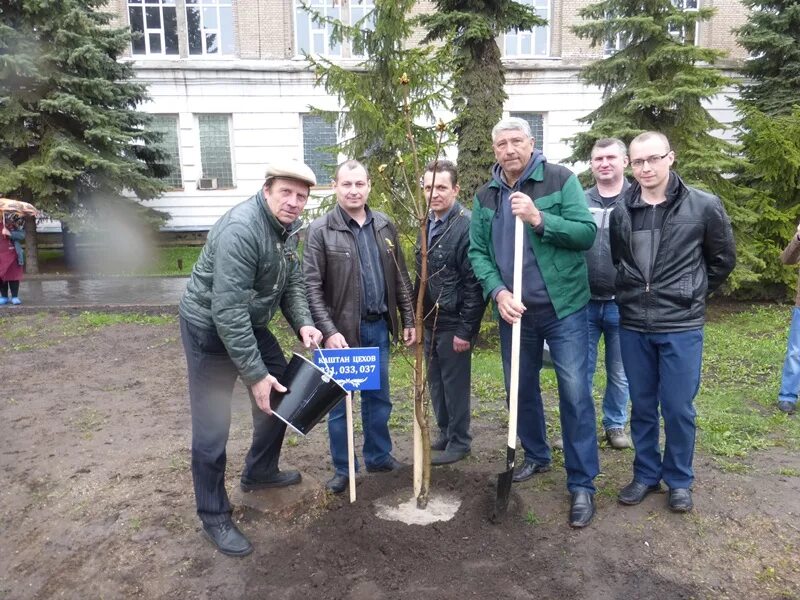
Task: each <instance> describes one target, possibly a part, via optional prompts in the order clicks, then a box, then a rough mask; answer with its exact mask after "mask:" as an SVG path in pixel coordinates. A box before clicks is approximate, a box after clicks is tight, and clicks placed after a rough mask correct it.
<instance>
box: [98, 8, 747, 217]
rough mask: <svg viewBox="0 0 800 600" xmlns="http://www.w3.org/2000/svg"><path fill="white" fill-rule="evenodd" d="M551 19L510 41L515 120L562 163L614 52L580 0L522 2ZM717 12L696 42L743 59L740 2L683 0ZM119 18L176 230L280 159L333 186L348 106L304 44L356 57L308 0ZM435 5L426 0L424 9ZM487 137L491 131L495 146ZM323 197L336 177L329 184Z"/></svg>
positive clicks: (347, 17)
mask: <svg viewBox="0 0 800 600" xmlns="http://www.w3.org/2000/svg"><path fill="white" fill-rule="evenodd" d="M524 1H525V2H527V3H528V4H531V5H532V6H534V7H535V8H536V10H537V12H538V13H539V14H540V15H541V16H543V17H545V18H547V19H548V20H549V25H548V26H547V27H542V28H538V29H537V30H536V31H534V32H521V33H518V34H509V35H506V36H503V37H502V38H501V39H499V40H498V44H499V46H500V48H501V51H502V52H503V55H504V57H505V58H504V59H505V61H506V66H507V69H508V71H507V74H506V80H507V83H506V91H507V93H508V100H507V102H506V105H505V111H506V115H515V116H522V117H524V118H526V119H528V120H529V122H531V124H532V126H533V130H534V136H535V137H536V145H537V147H540V148H541V149H542V150H543V151H544V153H545V155H546V156H547V157H548V159H549V160H550V161H553V162H557V161H560V160H562V159H563V158H565V157H566V156H568V155H569V154H570V151H569V148H568V146H567V145H566V144H565V143H564V141H563V140H564V139H565V138H568V137H570V136H572V135H574V134H575V133H576V132H577V131H579V130H580V125H579V124H578V122H577V119H579V118H580V117H583V116H585V115H586V114H588V113H589V112H591V111H592V110H593V109H594V108H596V107H597V106H598V104H599V103H600V91H599V90H598V89H596V88H590V87H587V86H585V85H583V84H582V83H580V81H579V80H578V72H579V70H580V68H581V66H583V65H584V64H586V63H588V62H590V61H593V60H596V59H598V58H602V56H603V54H604V51H609V50H612V48H608V49H602V48H600V49H593V48H591V47H590V46H589V44H588V42H587V41H585V40H579V39H578V38H577V37H575V35H574V34H573V33H572V32H571V27H572V26H573V25H575V24H578V23H579V22H580V19H579V17H578V16H577V11H578V10H579V8H580V7H581V6H583V5H585V4H586V2H578V1H576V0H565V1H561V0H524ZM682 2H683V4H682V6H683V7H684V9H685V10H694V9H696V8H697V6H698V5H697V2H703V3H704V5H708V6H714V7H715V8H717V13H716V15H715V17H714V18H713V19H712V20H711V21H710V22H706V23H702V24H700V25H699V26H698V29H697V31H695V32H693V33H692V34H691V35H693V37H694V40H695V43H698V44H702V45H703V46H707V47H712V48H718V49H722V50H725V51H727V52H728V53H729V57H730V58H729V60H730V61H731V65H732V66H735V64H736V61H738V60H741V59H743V57H744V51H743V50H742V49H741V48H739V47H737V46H736V45H735V40H734V36H733V34H732V32H731V29H732V28H733V27H736V26H738V25H740V24H741V23H743V22H744V20H745V16H746V9H745V8H744V7H743V6H742V5H741V4H740V2H739V0H682ZM308 4H310V5H311V6H313V7H314V8H315V9H316V10H318V11H320V12H322V13H325V14H328V15H330V16H333V17H336V18H339V19H342V20H343V21H345V22H348V21H349V22H351V23H355V22H356V21H358V20H359V19H361V18H362V17H363V16H364V15H366V14H368V13H369V11H370V10H371V8H372V6H373V0H309V1H308ZM108 9H109V10H112V11H114V12H115V13H116V14H117V15H118V24H120V25H127V26H130V27H131V28H132V29H133V30H134V31H136V32H138V33H140V34H141V37H140V38H139V39H137V40H135V41H134V42H133V44H132V46H131V48H130V51H129V54H128V56H126V57H125V59H124V60H131V61H133V62H134V67H135V71H136V77H137V79H139V80H140V81H142V82H144V83H146V84H148V86H149V93H150V96H151V99H152V100H151V102H150V103H148V104H147V105H145V106H143V107H142V110H144V111H147V112H149V113H152V114H153V115H154V117H155V121H154V124H155V127H156V128H157V129H159V130H160V131H161V132H162V133H163V142H162V144H163V147H164V149H165V150H166V151H167V153H168V154H169V156H170V166H171V168H172V172H171V174H170V176H169V178H168V180H167V182H168V184H169V186H170V191H168V192H167V193H165V194H164V195H163V196H162V197H161V198H159V199H157V200H154V201H150V202H148V203H147V205H148V206H151V207H153V208H156V209H159V210H162V211H165V212H167V213H169V215H170V216H171V217H170V219H169V221H168V222H167V223H166V224H165V227H164V229H165V230H169V231H176V232H180V231H205V230H208V229H209V228H210V227H211V226H212V225H213V224H214V223H215V222H216V220H217V219H218V218H219V217H220V216H221V215H222V214H223V213H224V212H225V211H227V210H228V209H229V208H230V207H231V206H233V205H235V204H236V203H238V202H240V201H242V200H243V199H245V198H247V197H249V196H250V195H252V194H253V193H254V192H255V191H256V190H258V188H259V186H260V185H261V184H262V183H263V176H264V168H265V165H266V164H267V163H268V162H269V161H270V160H274V159H278V158H295V159H300V160H304V161H305V162H307V163H309V164H310V165H311V166H312V168H314V170H315V172H316V173H317V177H318V179H319V180H320V182H321V183H322V184H324V182H325V181H326V180H327V179H328V178H329V173H330V171H329V166H330V165H331V164H333V163H335V162H336V157H332V156H330V155H328V154H326V153H325V152H322V151H320V148H321V147H324V146H330V145H332V144H333V143H335V142H336V132H335V130H334V127H333V126H332V125H329V124H327V123H325V122H324V121H323V120H322V119H320V118H319V117H317V116H315V115H313V114H311V112H310V110H311V107H312V106H313V107H314V108H318V109H322V110H325V111H333V112H339V111H344V110H347V107H345V106H340V104H339V101H338V99H336V98H335V97H331V96H328V95H327V94H326V93H325V91H324V90H323V89H322V88H320V87H316V86H315V85H314V76H313V74H312V73H311V72H310V71H309V69H308V67H307V64H306V62H305V61H304V59H303V51H307V52H310V53H315V54H319V55H322V56H326V57H328V58H331V59H333V60H336V61H341V63H342V64H344V65H356V64H358V62H359V57H357V56H353V55H352V53H351V51H350V49H349V48H348V47H346V46H344V47H342V46H334V45H332V44H331V43H330V38H329V34H330V32H329V31H327V30H326V28H325V27H324V26H322V27H320V26H318V25H316V24H314V23H313V21H312V20H311V18H310V16H309V14H308V13H307V12H306V11H305V10H304V9H303V7H302V6H301V4H300V3H299V2H298V1H297V0H111V2H110V4H109V5H108ZM431 9H432V4H431V2H428V1H422V2H420V3H419V4H418V6H417V10H418V11H427V10H431ZM711 108H712V111H713V113H714V115H715V116H716V117H717V118H718V119H720V120H721V121H723V122H729V121H731V120H732V119H733V113H732V112H731V110H730V108H729V105H728V103H727V101H726V99H725V98H724V97H720V98H719V99H716V100H715V101H714V102H712V104H711ZM488 143H489V141H488V140H487V144H488ZM320 187H321V191H322V192H323V193H324V187H325V186H324V185H322V186H320Z"/></svg>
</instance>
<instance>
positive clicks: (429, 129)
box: [306, 0, 450, 231]
mask: <svg viewBox="0 0 800 600" xmlns="http://www.w3.org/2000/svg"><path fill="white" fill-rule="evenodd" d="M415 3H416V2H415V0H376V1H375V8H374V9H373V11H372V13H371V14H370V15H367V16H365V17H364V18H363V19H361V21H359V22H357V23H352V24H345V23H343V22H342V21H341V20H338V19H330V18H326V17H324V16H322V15H320V14H319V13H318V12H315V11H314V10H313V9H312V8H310V7H307V10H309V11H310V12H311V14H312V15H313V16H314V18H315V20H316V21H317V22H319V23H328V24H329V25H331V28H332V29H331V31H332V34H331V43H332V44H335V43H340V44H341V43H348V44H350V45H351V48H352V51H353V54H354V55H356V56H364V59H363V60H362V61H361V62H360V63H359V64H358V65H357V66H356V67H355V68H351V67H344V66H342V65H340V64H337V63H336V62H334V61H332V60H330V59H327V58H324V57H318V56H312V55H306V59H307V60H308V61H309V63H310V65H311V67H312V68H313V70H314V73H315V75H316V77H317V82H318V84H319V85H322V86H323V87H324V88H325V91H326V92H327V93H329V94H331V95H334V96H337V97H338V98H339V101H340V103H341V105H342V106H343V107H344V108H345V109H346V110H342V111H341V112H340V113H336V114H331V113H323V112H321V111H320V112H321V114H323V116H326V115H327V116H328V117H329V118H332V119H335V120H336V123H337V127H338V129H339V134H340V137H341V138H342V139H343V141H342V142H341V143H340V144H339V145H338V146H337V147H336V148H333V149H331V150H333V151H335V152H340V153H342V154H344V155H345V156H347V157H348V158H355V159H358V160H360V161H361V162H363V163H364V165H365V166H366V167H367V170H368V171H369V174H370V176H371V179H372V188H373V190H372V194H371V197H370V203H371V204H373V205H379V206H381V208H383V209H385V210H387V211H388V212H389V213H391V214H392V216H393V217H394V218H395V219H396V220H397V221H398V225H400V226H401V228H402V229H403V230H405V231H409V229H410V227H411V226H412V223H413V224H415V221H414V219H413V218H412V217H413V214H412V213H413V211H411V210H410V206H409V205H408V204H407V203H406V202H405V200H407V197H408V195H409V190H408V188H409V186H411V187H417V186H418V185H419V182H414V181H412V180H413V178H414V177H415V175H414V165H413V164H412V163H413V158H412V153H411V145H410V143H409V135H408V131H407V121H406V118H405V115H404V110H403V105H404V98H405V97H406V94H407V95H408V104H409V110H410V113H411V118H412V135H413V137H414V143H415V144H416V147H417V150H418V160H419V161H421V162H423V163H424V162H425V161H427V160H429V159H432V158H433V157H434V156H435V154H436V148H437V139H438V134H437V132H436V128H435V117H434V114H435V112H436V110H437V109H441V108H444V107H446V102H447V94H446V91H447V84H448V79H449V70H450V67H449V64H448V62H447V55H446V53H445V52H444V51H443V49H439V50H436V49H435V48H433V47H432V46H430V45H425V46H411V45H410V44H409V40H410V38H411V36H412V34H413V32H414V29H413V23H412V21H411V19H410V18H409V17H408V15H409V14H410V13H411V10H412V8H413V6H414V4H415ZM401 80H402V81H403V82H406V83H401ZM423 166H424V165H423Z"/></svg>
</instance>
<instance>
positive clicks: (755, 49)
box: [737, 0, 800, 116]
mask: <svg viewBox="0 0 800 600" xmlns="http://www.w3.org/2000/svg"><path fill="white" fill-rule="evenodd" d="M743 3H744V5H745V6H747V7H748V8H749V9H750V14H749V17H748V20H747V23H745V24H744V25H743V26H742V27H740V28H739V29H738V30H737V34H738V42H739V44H741V45H742V46H743V47H744V48H745V49H746V50H747V51H748V52H749V53H750V59H749V60H748V61H746V62H745V63H744V65H743V68H742V72H743V74H744V75H745V76H746V77H747V79H748V80H749V81H747V82H746V83H745V84H744V85H742V86H741V90H740V91H741V99H742V101H743V103H744V104H743V105H745V106H747V107H748V108H755V109H757V110H759V111H761V112H763V113H766V114H767V115H771V116H776V115H790V114H792V110H793V108H792V107H793V105H795V104H800V0H743Z"/></svg>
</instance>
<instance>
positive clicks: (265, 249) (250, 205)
mask: <svg viewBox="0 0 800 600" xmlns="http://www.w3.org/2000/svg"><path fill="white" fill-rule="evenodd" d="M312 185H316V178H315V177H314V172H313V171H312V170H311V169H310V168H309V167H308V166H306V165H305V164H303V163H301V162H297V161H284V162H281V163H272V164H270V165H269V166H268V167H267V174H266V181H265V183H264V185H263V187H262V188H261V189H260V190H259V191H258V193H257V194H256V195H255V196H253V197H251V198H250V199H249V200H246V201H244V202H242V203H241V204H238V205H237V206H234V207H233V208H232V209H231V210H229V211H228V212H227V213H225V214H224V215H223V216H222V217H221V218H220V220H219V221H217V223H216V224H215V225H214V227H213V228H212V229H211V231H210V232H209V233H208V239H207V241H206V245H205V246H204V247H203V251H202V252H201V253H200V257H199V258H198V259H197V263H196V264H195V266H194V269H193V270H192V276H191V278H190V279H189V283H188V285H187V287H186V292H185V293H184V294H183V297H182V298H181V302H180V309H179V311H180V327H181V339H182V340H183V348H184V351H185V353H186V366H187V370H188V375H189V399H190V405H191V411H192V477H193V479H194V493H195V500H196V502H197V514H198V516H199V517H200V520H201V521H202V523H203V533H204V534H205V536H206V537H207V538H208V539H209V540H210V541H211V542H212V543H213V544H214V545H215V546H216V547H217V549H218V550H219V551H220V552H222V553H223V554H227V555H229V556H246V555H248V554H250V553H251V552H252V551H253V546H252V545H251V544H250V542H249V540H248V539H247V538H246V537H245V536H244V535H243V534H242V533H241V532H240V531H239V530H238V529H237V527H236V525H234V524H233V521H232V520H231V505H230V502H229V501H228V494H227V493H226V491H225V463H226V455H225V445H226V443H227V441H228V433H229V430H230V424H231V396H232V393H233V386H234V383H235V382H236V378H237V377H240V378H241V379H242V382H244V384H245V385H247V386H248V387H249V391H250V402H251V411H252V415H253V442H252V445H251V446H250V451H249V452H248V453H247V457H246V459H245V466H244V472H243V473H242V479H241V487H242V489H243V490H244V491H253V490H259V489H264V488H274V487H284V486H288V485H293V484H296V483H299V482H300V473H298V472H297V471H280V470H279V469H278V459H279V458H280V452H281V446H282V445H283V436H284V434H285V432H286V425H285V424H284V423H283V421H281V420H279V419H278V418H277V417H275V416H274V415H273V414H272V411H271V408H270V393H271V391H272V390H273V389H276V390H278V391H280V392H285V391H286V388H285V387H284V386H283V385H281V384H280V383H279V382H278V379H279V378H280V377H281V375H282V374H283V371H284V369H285V368H286V359H285V358H284V355H283V351H282V350H281V347H280V346H279V345H278V341H277V340H276V339H275V336H274V335H273V334H272V333H271V332H270V331H269V329H268V326H269V322H270V320H271V319H272V317H273V315H274V314H275V312H276V310H277V309H278V307H280V309H281V312H283V315H284V316H285V317H286V320H287V321H288V322H289V324H290V325H291V326H292V328H293V329H294V330H295V331H296V332H297V335H298V337H299V338H300V339H301V340H302V342H303V344H304V345H305V346H306V347H307V348H308V347H310V346H311V345H312V344H317V343H319V342H321V341H322V334H321V333H320V332H319V330H317V329H316V328H315V327H314V321H313V320H312V319H311V312H310V311H309V308H308V302H307V301H306V289H305V285H304V284H303V275H302V272H301V270H300V262H299V259H298V256H297V252H296V250H297V235H296V234H297V233H298V231H299V230H300V225H301V223H300V215H301V213H302V211H303V208H304V207H305V205H306V201H307V200H308V193H309V189H310V187H311V186H312Z"/></svg>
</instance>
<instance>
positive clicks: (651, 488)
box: [617, 479, 661, 506]
mask: <svg viewBox="0 0 800 600" xmlns="http://www.w3.org/2000/svg"><path fill="white" fill-rule="evenodd" d="M660 491H661V483H656V484H655V485H647V484H646V483H640V482H639V481H636V480H635V479H634V480H633V481H631V482H630V483H629V484H628V485H626V486H625V487H624V488H622V489H621V490H620V491H619V495H618V496H617V500H619V502H620V504H627V505H628V506H633V505H634V504H639V503H640V502H641V501H642V500H644V499H645V496H647V494H651V493H653V492H660Z"/></svg>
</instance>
